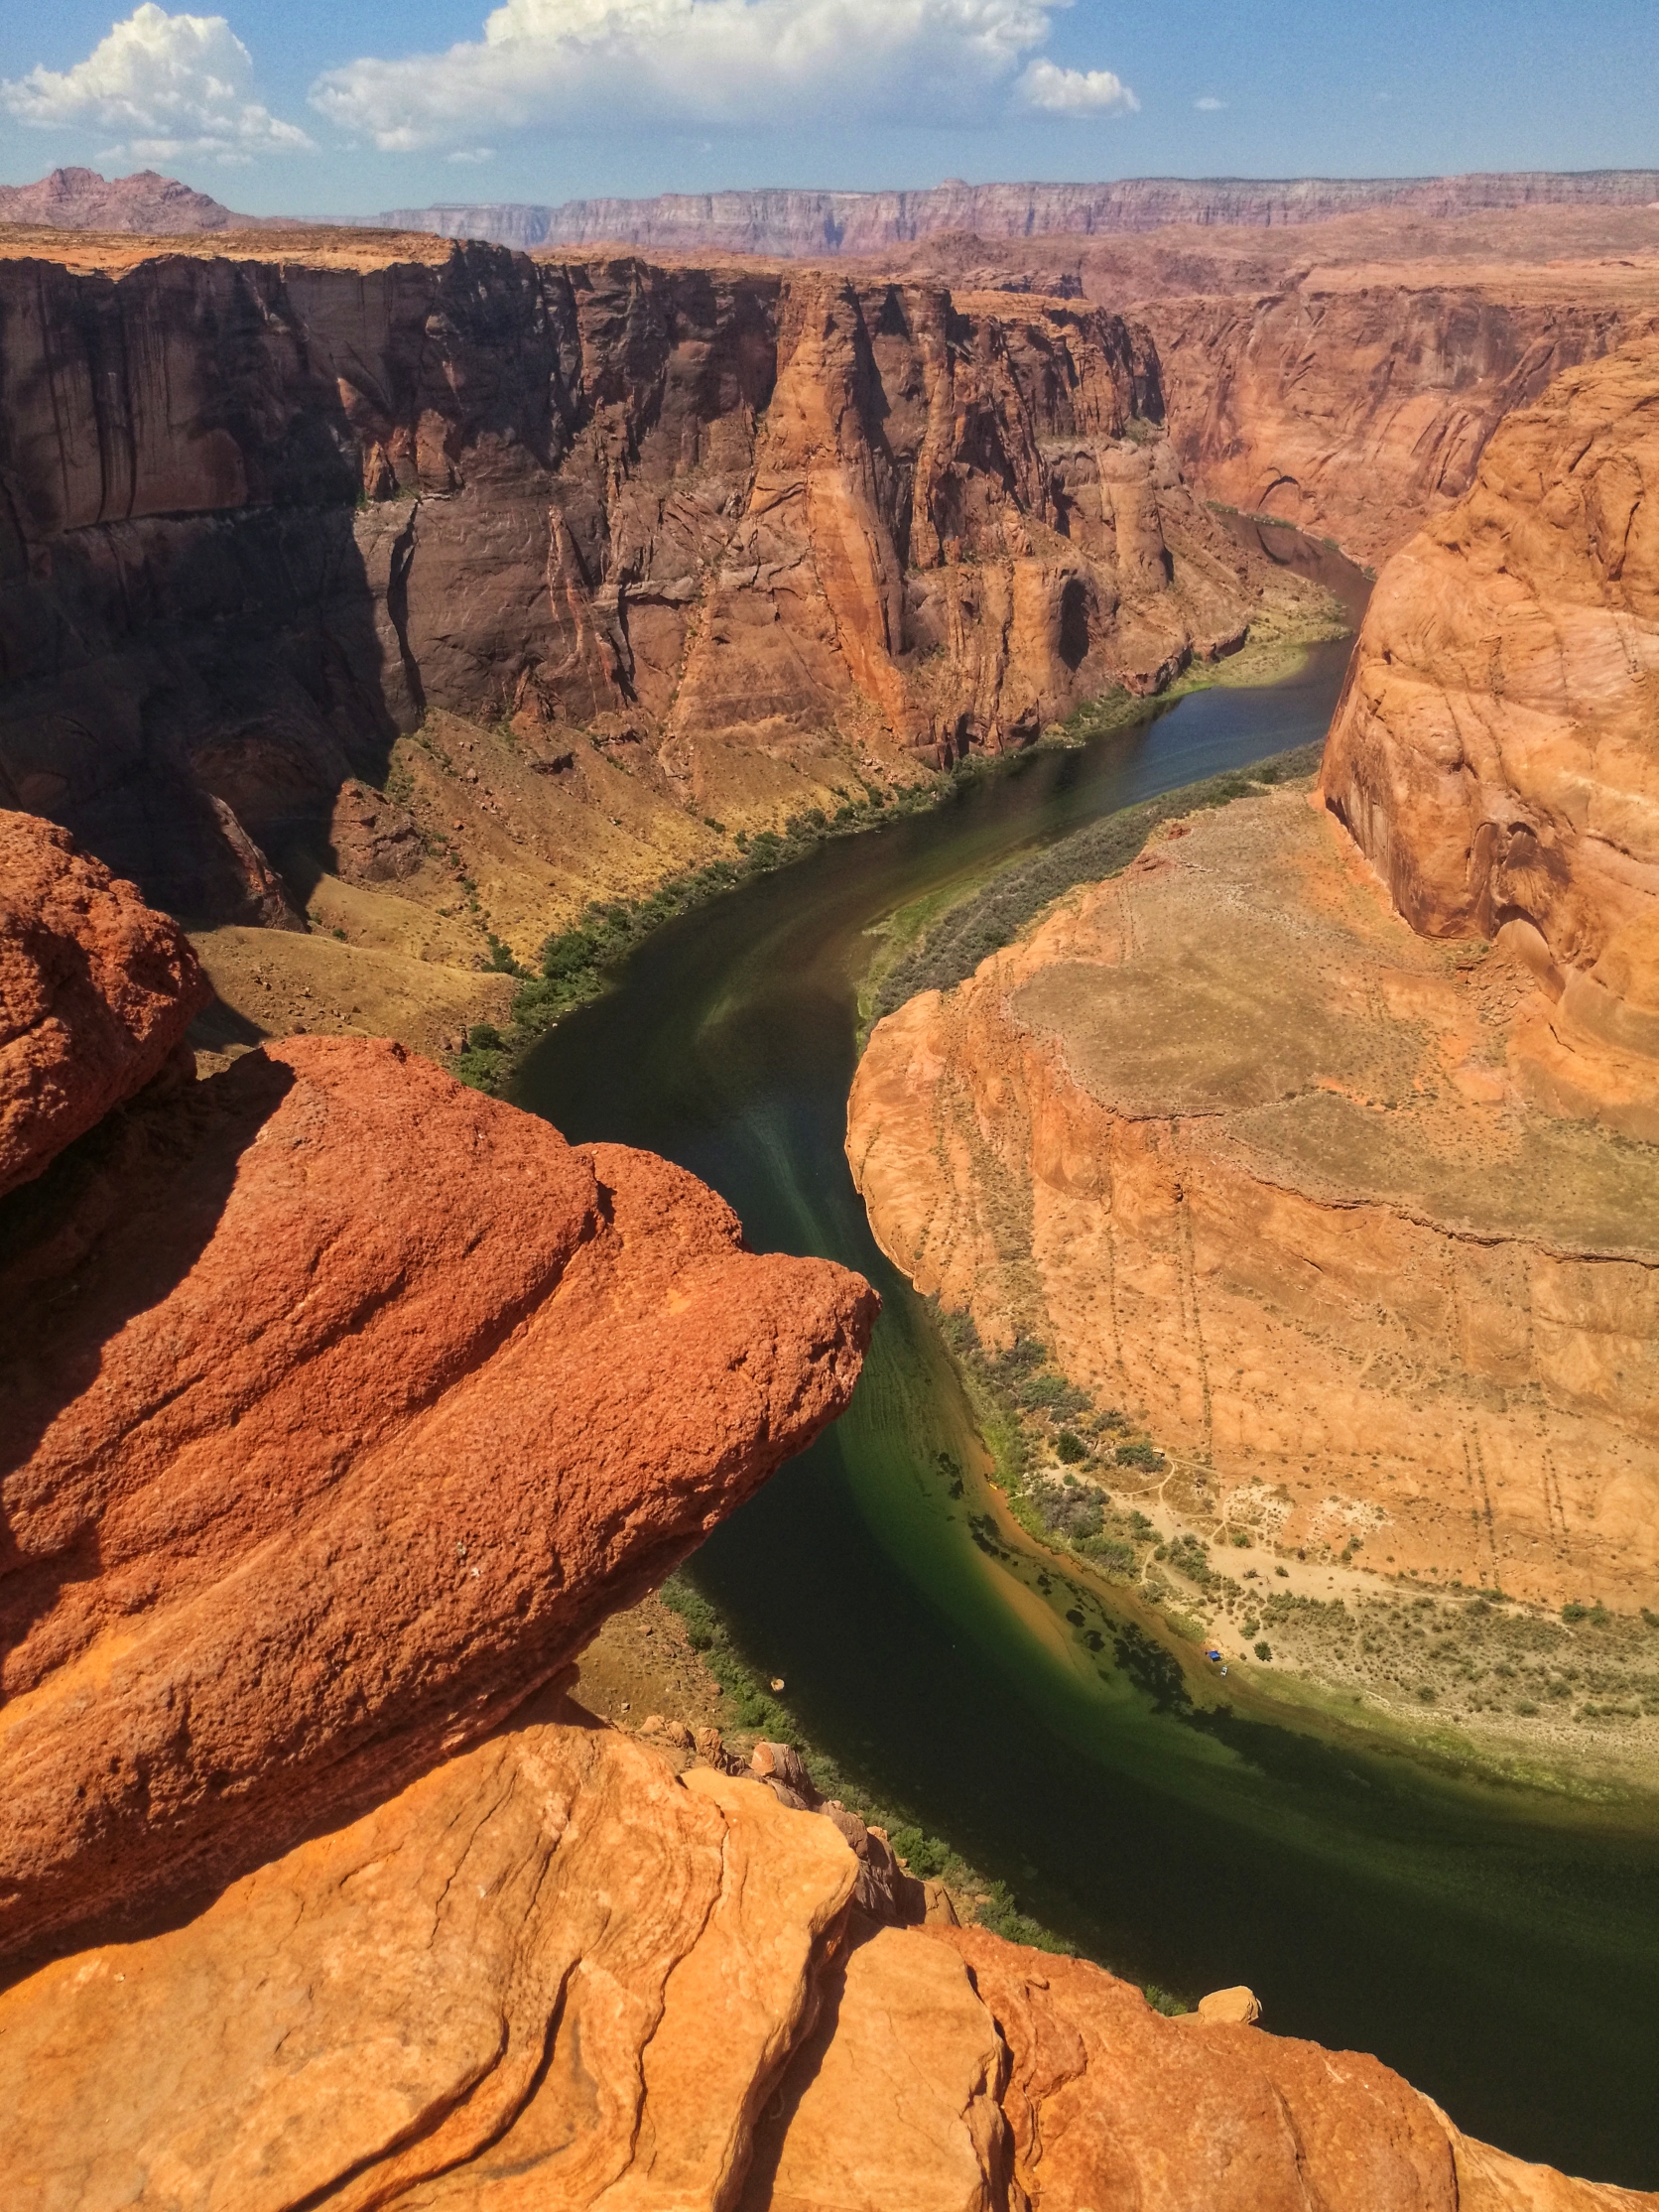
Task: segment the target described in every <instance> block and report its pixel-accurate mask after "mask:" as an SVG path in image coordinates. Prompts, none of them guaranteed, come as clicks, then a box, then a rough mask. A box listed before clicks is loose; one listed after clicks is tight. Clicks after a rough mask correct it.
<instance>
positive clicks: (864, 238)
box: [381, 169, 1659, 254]
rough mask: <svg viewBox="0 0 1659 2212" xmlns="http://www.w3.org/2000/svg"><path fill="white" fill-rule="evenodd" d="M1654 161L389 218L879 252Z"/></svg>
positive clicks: (1637, 188)
mask: <svg viewBox="0 0 1659 2212" xmlns="http://www.w3.org/2000/svg"><path fill="white" fill-rule="evenodd" d="M1649 201H1659V170H1651V169H1598V170H1583V171H1567V172H1557V171H1545V170H1539V171H1531V172H1522V173H1516V174H1512V175H1504V174H1498V175H1491V176H1474V177H1373V178H1362V177H1303V178H1295V179H1290V180H1283V179H1272V178H1249V177H1212V178H1182V177H1134V178H1124V179H1121V180H1120V181H1119V182H1117V183H1116V184H1109V185H964V184H962V183H960V182H958V181H956V180H953V181H952V182H950V183H948V184H944V185H939V186H937V187H935V188H934V189H933V190H931V191H927V192H783V191H778V192H771V191H768V192H724V193H664V194H663V195H661V197H660V198H657V199H568V200H566V201H565V203H564V205H563V206H559V207H540V206H534V205H531V204H530V203H528V202H525V201H502V202H499V203H497V204H496V205H493V206H471V205H463V204H455V205H450V206H442V207H394V208H391V209H389V210H388V211H387V212H386V213H385V214H384V215H382V217H381V221H382V222H384V223H385V224H387V225H388V226H389V227H390V228H393V229H397V230H432V231H436V232H437V233H438V234H439V235H440V236H441V237H445V238H489V239H493V240H495V241H496V242H497V243H498V244H501V245H507V246H521V247H530V246H561V247H563V246H587V245H593V244H595V243H598V242H599V241H601V240H602V241H603V242H605V243H606V244H621V245H633V246H644V247H648V248H655V249H658V250H663V249H668V250H673V249H674V248H677V247H683V248H685V249H686V250H688V251H694V252H705V251H708V250H711V249H712V250H717V251H720V252H723V253H767V254H823V253H847V254H860V253H879V252H880V251H881V250H882V249H883V248H884V247H887V246H892V245H901V244H907V243H909V242H910V241H912V240H914V239H917V238H927V237H931V236H933V235H934V234H935V233H937V232H939V231H945V230H970V231H975V232H977V233H978V234H979V235H980V236H981V237H986V238H1018V237H1031V236H1036V235H1044V234H1048V233H1053V232H1069V233H1077V232H1080V231H1081V232H1083V233H1085V235H1086V234H1089V233H1092V232H1094V231H1113V230H1155V229H1156V228H1158V226H1159V225H1160V224H1163V223H1175V222H1188V223H1216V224H1218V223H1249V224H1259V225H1270V224H1274V223H1280V224H1283V223H1304V222H1320V221H1323V220H1324V219H1326V218H1327V217H1329V216H1332V215H1347V214H1356V213H1359V212H1360V211H1362V210H1363V209H1365V208H1368V207H1393V206H1398V207H1405V208H1410V209H1411V211H1412V212H1413V213H1414V214H1418V215H1431V216H1432V215H1464V214H1475V213H1478V212H1480V211H1482V210H1484V209H1486V208H1492V207H1528V206H1574V205H1594V206H1642V205H1645V204H1646V203H1647V202H1649Z"/></svg>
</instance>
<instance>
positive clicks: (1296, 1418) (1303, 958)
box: [848, 339, 1659, 1610]
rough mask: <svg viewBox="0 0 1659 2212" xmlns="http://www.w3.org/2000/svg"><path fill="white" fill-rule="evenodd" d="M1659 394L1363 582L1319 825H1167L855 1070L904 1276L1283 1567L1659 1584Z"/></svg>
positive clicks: (1521, 1586) (1525, 434)
mask: <svg viewBox="0 0 1659 2212" xmlns="http://www.w3.org/2000/svg"><path fill="white" fill-rule="evenodd" d="M1656 407H1659V355H1656V348H1655V345H1654V343H1653V341H1652V340H1651V339H1648V340H1643V341H1633V342H1632V343H1630V344H1628V345H1626V346H1625V347H1624V348H1622V349H1621V350H1619V351H1618V352H1616V353H1614V354H1612V355H1610V356H1609V357H1608V358H1607V359H1605V360H1604V361H1601V362H1599V363H1597V364H1595V365H1594V366H1590V367H1585V368H1581V369H1576V370H1574V371H1572V372H1570V373H1569V374H1568V375H1566V376H1564V377H1563V378H1561V379H1559V380H1558V381H1557V382H1556V383H1555V384H1554V385H1552V386H1551V387H1550V389H1549V390H1548V392H1547V393H1546V394H1545V396H1544V398H1543V400H1542V401H1541V402H1540V403H1539V404H1538V405H1537V406H1536V407H1534V408H1532V409H1529V410H1526V411H1523V412H1520V413H1517V414H1515V415H1513V416H1511V417H1509V418H1508V419H1507V421H1506V422H1505V423H1504V424H1503V425H1502V426H1501V427H1500V428H1499V430H1498V431H1497V433H1496V435H1495V436H1494V438H1493V439H1492V441H1491V444H1490V446H1489V447H1488V448H1487V450H1486V453H1485V455H1484V457H1483V459H1482V460H1481V462H1480V464H1479V469H1478V473H1477V476H1476V480H1475V482H1474V484H1473V486H1472V488H1471V489H1470V490H1469V491H1468V493H1467V494H1466V495H1465V496H1464V498H1463V499H1462V500H1461V501H1460V502H1459V503H1458V504H1457V505H1456V506H1455V507H1454V508H1453V509H1452V510H1451V511H1450V513H1449V514H1448V515H1446V516H1445V517H1444V518H1443V519H1442V520H1440V521H1438V522H1436V523H1434V524H1433V525H1431V526H1430V527H1429V528H1428V529H1427V530H1426V531H1424V532H1423V533H1422V534H1421V535H1420V536H1418V537H1417V538H1416V539H1414V540H1413V541H1412V543H1411V544H1410V545H1409V546H1408V547H1407V548H1406V550H1405V551H1404V552H1403V553H1401V554H1399V555H1397V556H1396V557H1395V559H1394V560H1393V561H1392V562H1391V563H1390V564H1389V566H1388V568H1387V569H1386V570H1385V572H1384V574H1383V577H1382V579H1381V581H1380V583H1379V584H1378V586H1377V590H1376V593H1375V595H1374V597H1373V599H1372V602H1371V607H1370V611H1369V613H1368V614H1367V616H1366V619H1365V624H1364V627H1363V630H1362V632H1361V636H1360V642H1359V645H1358V647H1357V649H1356V652H1355V656H1354V662H1353V667H1352V670H1351V673H1350V676H1349V680H1348V685H1347V689H1346V693H1345V695H1344V698H1343V701H1342V704H1341V706H1340V710H1339V712H1338V715H1337V717H1336V720H1335V722H1334V724H1333V728H1332V732H1331V736H1330V739H1329V742H1328V745H1327V749H1326V755H1325V762H1324V767H1323V771H1322V781H1321V788H1322V791H1323V794H1324V799H1325V802H1326V806H1327V807H1328V808H1329V809H1330V810H1331V815H1332V816H1333V817H1335V818H1336V819H1335V820H1332V819H1329V818H1328V819H1326V820H1325V821H1323V822H1322V821H1321V820H1319V819H1317V818H1316V817H1314V816H1313V815H1311V814H1310V813H1309V811H1308V810H1307V809H1306V808H1305V807H1303V806H1302V805H1301V804H1300V803H1299V802H1298V801H1297V800H1295V799H1294V798H1292V797H1290V796H1286V795H1280V796H1277V797H1274V798H1268V797H1267V796H1265V795H1263V796H1261V797H1259V798H1257V799H1254V800H1251V801H1249V802H1241V803H1239V804H1238V805H1237V806H1235V807H1234V808H1231V809H1229V810H1227V812H1226V813H1224V814H1221V815H1216V816H1209V817H1201V818H1199V819H1198V820H1197V821H1196V822H1195V823H1194V824H1193V826H1192V828H1191V832H1190V834H1186V835H1182V836H1180V837H1178V838H1176V839H1173V840H1170V841H1167V842H1163V843H1160V844H1158V845H1156V846H1153V847H1152V848H1151V849H1150V850H1149V851H1148V852H1147V853H1146V854H1145V855H1144V856H1143V857H1142V858H1141V859H1140V860H1139V861H1137V862H1136V863H1135V865H1134V866H1133V867H1131V868H1130V869H1128V870H1127V871H1126V872H1125V873H1124V875H1122V876H1121V877H1120V878H1118V879H1116V880H1115V881H1113V882H1110V883H1106V884H1099V885H1093V886H1089V887H1086V888H1085V889H1083V890H1081V891H1079V892H1078V893H1076V894H1074V895H1073V896H1071V897H1069V898H1068V899H1067V900H1065V901H1062V902H1061V903H1060V904H1059V905H1058V906H1057V907H1056V908H1054V909H1052V910H1051V912H1050V913H1049V914H1048V916H1046V917H1045V918H1044V919H1043V920H1041V921H1040V923H1039V924H1038V925H1037V927H1036V928H1035V930H1034V931H1033V932H1032V933H1031V934H1030V936H1029V937H1028V938H1027V939H1026V940H1025V941H1024V942H1022V943H1020V944H1018V945H1016V946H1014V947H1012V948H1010V949H1009V950H1008V951H1007V952H1005V953H1002V954H999V955H997V956H995V957H993V958H992V959H991V960H989V961H987V962H986V963H985V964H984V965H983V966H982V967H981V969H980V970H979V972H978V974H977V975H976V976H973V977H972V978H971V979H970V980H969V981H968V982H966V983H964V984H963V985H961V986H960V988H959V989H957V990H956V991H954V992H951V993H948V994H946V995H944V996H941V995H940V994H939V993H927V994H925V995H923V996H922V997H919V998H917V999H914V1000H912V1001H911V1003H910V1004H909V1005H908V1006H906V1007H904V1008H902V1009H901V1010H900V1011H899V1012H898V1013H897V1014H895V1015H893V1016H892V1017H890V1019H889V1020H888V1021H886V1022H883V1023H881V1024H880V1025H878V1027H877V1028H876V1030H875V1032H874V1033H873V1035H872V1037H871V1040H870V1045H869V1049H868V1052H867V1053H866V1055H865V1058H864V1061H863V1063H862V1065H861V1067H860V1069H859V1072H858V1077H857V1080H856V1083H855V1085H854V1089H853V1094H852V1100H851V1106H850V1112H849V1136H848V1143H849V1151H850V1154H851V1157H852V1160H853V1163H854V1167H855V1171H856V1173H857V1175H858V1178H859V1182H860V1187H861V1189H862V1190H863V1192H864V1196H865V1199H866V1202H867V1204H868V1206H869V1208H870V1214H871V1220H872V1223H873V1224H874V1226H875V1229H876V1232H877V1234H878V1236H879V1237H880V1238H881V1241H882V1242H883V1245H884V1246H885V1248H886V1249H887V1250H888V1251H889V1252H890V1253H891V1254H892V1255H893V1256H894V1257H895V1258H896V1259H897V1260H898V1262H899V1264H900V1265H901V1266H903V1267H904V1268H905V1269H906V1271H907V1272H908V1273H909V1274H911V1275H912V1277H913V1278H914V1279H915V1280H916V1281H918V1282H919V1283H920V1284H921V1285H923V1287H925V1288H927V1289H930V1290H938V1291H939V1292H940V1294H941V1295H942V1296H943V1297H944V1298H945V1299H946V1301H947V1303H948V1304H950V1305H953V1306H957V1307H966V1308H967V1309H968V1310H970V1311H971V1312H972V1313H973V1315H974V1317H975V1319H976V1320H977V1321H978V1323H979V1326H980V1328H981V1330H982V1332H983V1333H984V1334H985V1335H986V1336H987V1337H988V1338H989V1339H990V1340H991V1341H993V1342H998V1343H1005V1342H1007V1341H1008V1339H1009V1337H1010V1336H1011V1335H1012V1334H1013V1333H1014V1332H1015V1331H1016V1330H1024V1331H1025V1332H1027V1333H1028V1334H1030V1335H1033V1336H1037V1337H1041V1338H1042V1339H1044V1340H1045V1341H1048V1342H1052V1343H1055V1344H1057V1345H1058V1347H1059V1348H1060V1352H1061V1355H1062V1357H1063V1359H1064V1362H1065V1365H1066V1366H1067V1368H1068V1370H1069V1371H1071V1372H1074V1373H1075V1374H1076V1375H1078V1377H1079V1378H1080V1379H1083V1380H1085V1381H1086V1382H1088V1383H1089V1384H1091V1385H1092V1386H1093V1387H1095V1388H1097V1389H1098V1390H1100V1391H1101V1393H1102V1394H1103V1395H1104V1396H1106V1397H1107V1398H1108V1399H1109V1400H1111V1401H1113V1402H1126V1403H1127V1404H1129V1405H1130V1406H1132V1407H1133V1408H1134V1409H1135V1410H1136V1412H1137V1414H1139V1415H1142V1416H1144V1417H1145V1418H1146V1419H1147V1420H1148V1421H1149V1422H1150V1423H1151V1425H1152V1426H1153V1428H1154V1429H1155V1431H1156V1433H1157V1434H1158V1435H1159V1436H1160V1438H1161V1439H1163V1440H1164V1441H1165V1443H1166V1444H1167V1446H1168V1447H1170V1448H1171V1449H1173V1451H1174V1452H1175V1454H1176V1456H1177V1474H1178V1476H1179V1479H1180V1481H1181V1482H1182V1483H1183V1484H1184V1485H1185V1486H1186V1489H1185V1490H1184V1492H1183V1494H1182V1495H1183V1496H1184V1499H1185V1503H1184V1506H1183V1510H1184V1511H1187V1512H1189V1513H1191V1514H1195V1515H1202V1514H1206V1513H1209V1512H1212V1510H1214V1509H1215V1507H1216V1486H1217V1480H1218V1484H1219V1495H1220V1496H1221V1497H1222V1498H1225V1497H1227V1496H1230V1495H1232V1494H1234V1493H1236V1495H1237V1499H1238V1502H1239V1505H1240V1509H1241V1510H1244V1512H1245V1518H1246V1520H1247V1521H1248V1523H1249V1525H1251V1526H1252V1527H1255V1528H1258V1529H1260V1530H1262V1531H1264V1532H1265V1533H1267V1534H1268V1535H1269V1536H1270V1537H1271V1539H1272V1541H1273V1542H1274V1543H1275V1545H1276V1546H1278V1547H1279V1548H1280V1549H1281V1550H1288V1548H1289V1547H1296V1548H1300V1549H1307V1548H1309V1547H1311V1546H1315V1547H1317V1546H1320V1545H1328V1546H1331V1547H1332V1548H1333V1549H1334V1547H1335V1543H1336V1541H1337V1540H1338V1539H1339V1537H1340V1533H1341V1532H1342V1531H1343V1530H1344V1529H1346V1530H1349V1531H1351V1532H1352V1533H1354V1534H1356V1535H1358V1536H1360V1538H1361V1540H1362V1541H1363V1542H1364V1543H1365V1544H1366V1546H1367V1547H1368V1548H1369V1550H1371V1551H1375V1550H1377V1549H1379V1548H1380V1549H1381V1551H1382V1554H1383V1558H1384V1561H1385V1562H1386V1564H1388V1565H1390V1566H1393V1567H1396V1568H1399V1569H1408V1568H1409V1569H1415V1570H1416V1571H1418V1572H1420V1573H1428V1572H1431V1571H1439V1572H1441V1573H1444V1574H1449V1575H1458V1576H1460V1577H1462V1578H1464V1579H1465V1580H1466V1581H1468V1582H1469V1583H1471V1584H1484V1585H1496V1586H1498V1587H1500V1588H1502V1589H1505V1590H1508V1591H1512V1592H1517V1593H1520V1594H1523V1595H1525V1596H1528V1597H1531V1598H1533V1599H1535V1600H1542V1601H1546V1602H1549V1603H1551V1604H1560V1603H1561V1602H1562V1601H1563V1600H1566V1599H1569V1598H1572V1597H1574V1596H1576V1595H1578V1594H1579V1593H1580V1592H1581V1591H1585V1590H1589V1591H1598V1592H1602V1593H1604V1594H1605V1596H1606V1598H1607V1600H1608V1602H1609V1603H1613V1604H1616V1605H1618V1606H1620V1607H1622V1608H1624V1609H1626V1610H1633V1609H1634V1607H1635V1606H1637V1605H1647V1606H1651V1605H1652V1604H1653V1603H1654V1601H1655V1598H1656V1596H1659V1581H1656V1579H1655V1577H1656V1574H1659V1545H1656V1541H1655V1531H1656V1529H1659V1430H1656V1428H1655V1424H1654V1405H1655V1394H1654V1374H1655V1369H1656V1363H1659V1330H1656V1327H1655V1320H1654V1315H1655V1310H1656V1309H1655V1306H1654V1286H1655V1282H1656V1280H1659V1213H1656V1211H1655V1195H1654V1194H1655V1192H1656V1191H1659V1175H1656V1173H1655V1169H1656V1165H1659V1159H1656V1155H1655V1154H1654V1152H1653V1150H1652V1146H1653V1144H1654V1142H1655V1139H1656V1138H1659V1014H1656V1009H1659V979H1656V978H1659V965H1656V947H1659V845H1656V843H1655V820H1656V817H1655V806H1654V798H1655V790H1654V782H1655V754H1654V745H1653V738H1652V693H1653V687H1654V683H1655V681H1656V674H1655V672H1656V671H1659V599H1656V597H1655V588H1656V584H1659V536H1656V534H1655V530H1654V526H1653V524H1652V521H1651V519H1650V516H1651V510H1652V497H1651V486H1652V484H1653V482H1654V479H1655V476H1656V472H1659V459H1656V449H1655V439H1654V432H1653V420H1654V416H1655V411H1656ZM1339 822H1340V825H1341V826H1342V827H1341V828H1339V827H1338V823H1339ZM1350 838H1351V840H1353V841H1356V844H1357V847H1358V849H1357V850H1356V849H1355V845H1354V843H1350V842H1349V840H1350ZM1361 855H1363V856H1364V857H1363V858H1362V857H1361ZM1367 861H1368V862H1369V863H1370V865H1369V866H1367V864H1366V863H1367ZM1373 869H1374V871H1375V872H1374V873H1373V872H1372V870H1373ZM1379 878H1380V880H1379ZM1222 917H1224V924H1223V923H1222V921H1221V918H1222ZM1471 940H1472V941H1473V942H1469V941H1471Z"/></svg>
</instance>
